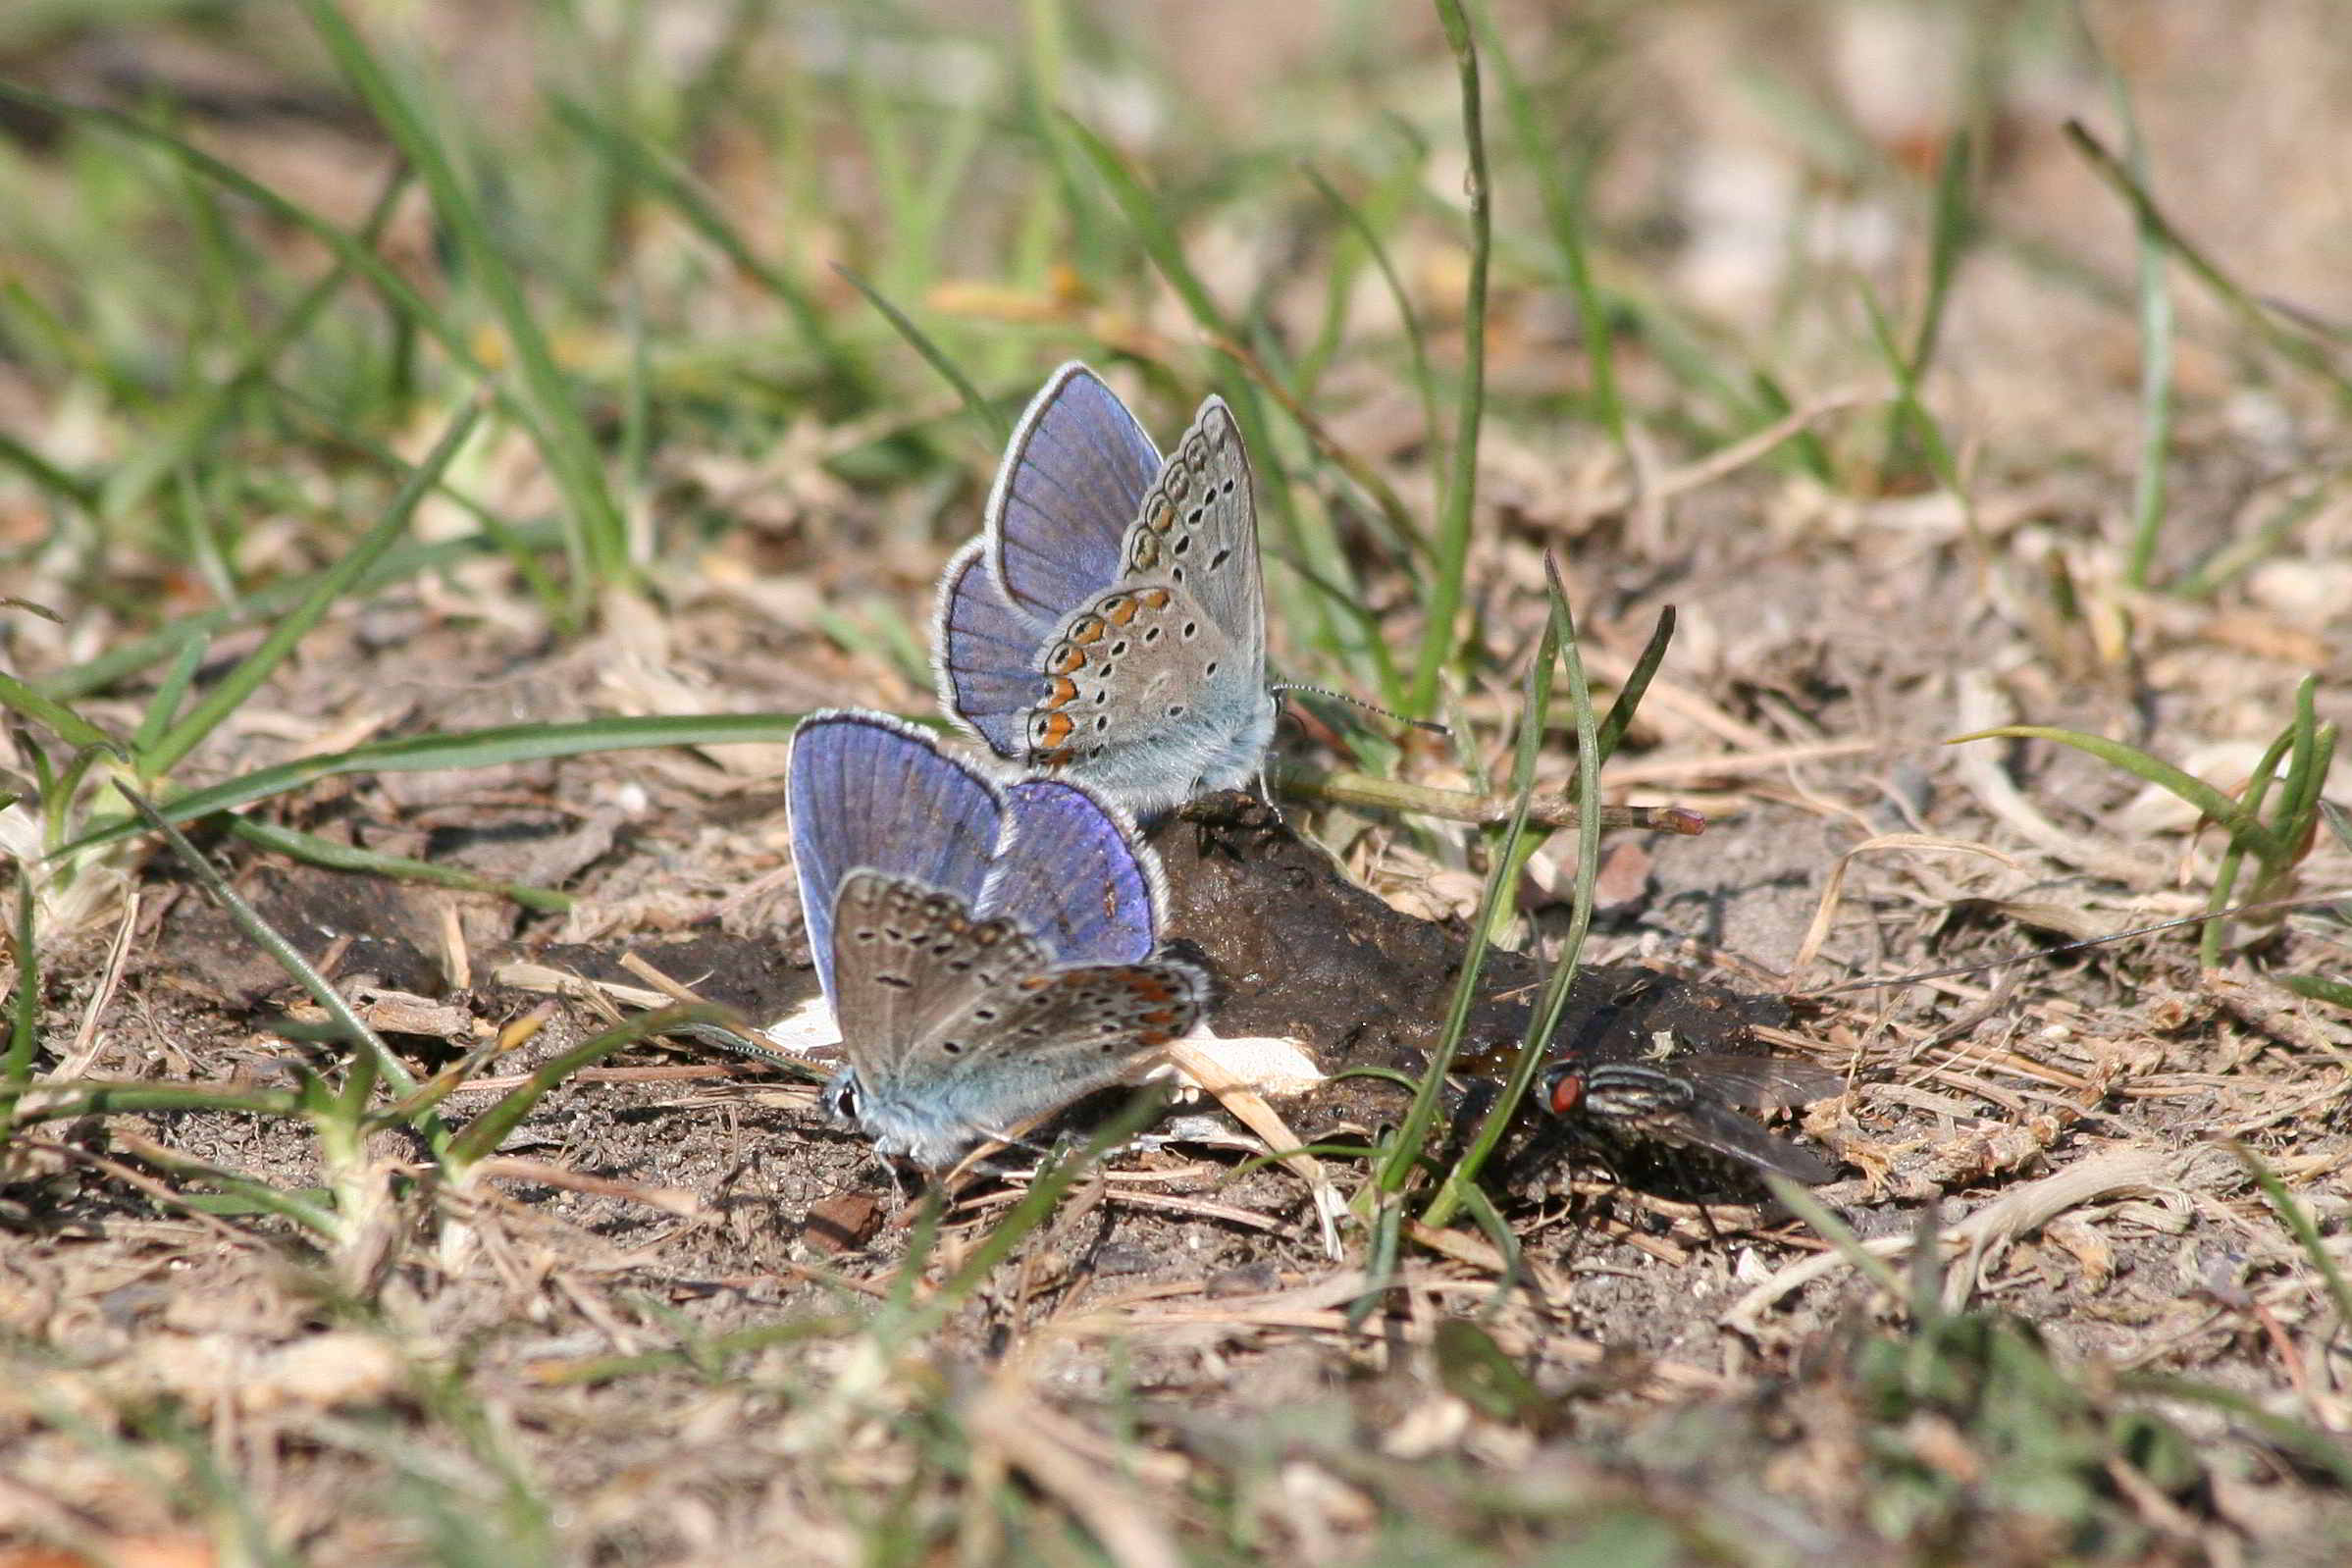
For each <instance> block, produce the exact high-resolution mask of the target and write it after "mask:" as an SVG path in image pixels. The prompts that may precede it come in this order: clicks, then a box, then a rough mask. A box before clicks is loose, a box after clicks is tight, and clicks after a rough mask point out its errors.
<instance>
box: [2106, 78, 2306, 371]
mask: <svg viewBox="0 0 2352 1568" xmlns="http://www.w3.org/2000/svg"><path fill="white" fill-rule="evenodd" d="M2065 129H2066V139H2067V140H2068V141H2069V142H2071V143H2073V146H2074V150H2075V151H2077V152H2079V153H2081V154H2082V156H2083V158H2084V159H2085V160H2086V161H2088V162H2089V164H2090V166H2091V171H2092V172H2093V173H2094V174H2096V175H2098V177H2099V178H2100V179H2101V180H2103V181H2105V182H2106V183H2107V184H2108V186H2109V188H2111V189H2113V190H2114V191H2115V192H2116V193H2117V195H2119V196H2121V197H2122V198H2123V200H2124V202H2125V203H2126V204H2127V205H2128V206H2129V207H2130V208H2131V213H2132V219H2133V222H2134V223H2135V224H2137V225H2138V226H2140V227H2141V228H2142V230H2143V231H2144V232H2145V233H2147V234H2150V235H2156V236H2158V237H2160V238H2161V239H2162V240H2163V242H2164V244H2165V247H2166V248H2167V249H2169V251H2170V252H2171V253H2172V254H2173V255H2174V256H2177V257H2178V258H2179V259H2180V262H2181V265H2183V266H2185V267H2186V268H2188V270H2189V271H2190V273H2191V274H2192V275H2194V276H2195V278H2196V279H2197V281H2198V282H2199V283H2201V284H2203V285H2204V286H2205V287H2206V288H2207V289H2208V290H2209V291H2211V292H2212V293H2213V295H2214V297H2215V298H2217V299H2219V300H2220V301H2221V303H2222V305H2224V306H2225V307H2227V309H2228V310H2229V311H2230V313H2231V314H2232V315H2234V316H2236V317H2237V318H2238V320H2239V321H2240V322H2241V323H2243V324H2244V325H2245V326H2246V327H2247V329H2248V330H2249V331H2251V332H2252V333H2253V334H2254V336H2255V337H2257V338H2259V339H2261V340H2262V341H2263V342H2264V343H2265V344H2267V345H2268V346H2269V347H2270V349H2271V351H2272V352H2273V353H2275V354H2276V355H2278V357H2279V358H2281V359H2283V360H2285V361H2286V362H2287V363H2288V364H2290V365H2293V366H2294V367H2295V368H2296V369H2298V370H2301V371H2303V372H2305V373H2306V374H2308V375H2311V376H2313V377H2316V378H2317V379H2318V380H2320V381H2321V382H2323V383H2325V384H2326V387H2327V388H2328V389H2329V390H2330V391H2331V392H2334V393H2335V395H2336V397H2337V399H2338V400H2339V401H2341V402H2344V403H2346V404H2352V379H2347V378H2346V376H2345V374H2344V372H2343V371H2342V370H2340V369H2339V368H2337V366H2336V363H2335V360H2334V358H2333V356H2332V355H2330V354H2329V353H2328V351H2327V349H2326V346H2325V345H2324V344H2322V343H2319V342H2316V341H2314V340H2312V339H2311V338H2310V337H2308V336H2306V335H2305V334H2304V333H2302V332H2300V331H2297V330H2295V329H2293V328H2290V327H2289V326H2288V325H2287V324H2286V323H2285V322H2284V321H2283V320H2281V319H2280V317H2279V315H2278V313H2277V312H2275V311H2274V310H2271V309H2269V308H2267V307H2266V306H2264V304H2263V303H2262V301H2260V300H2259V299H2257V298H2255V297H2254V295H2253V294H2251V293H2249V292H2248V291H2247V290H2246V289H2245V288H2244V287H2242V286H2241V285H2240V284H2239V283H2238V282H2237V280H2236V279H2234V278H2232V277H2230V276H2229V275H2228V274H2227V273H2225V272H2223V271H2222V270H2221V267H2220V265H2219V264H2217V263H2216V262H2215V261H2214V260H2213V258H2212V257H2210V256H2208V255H2207V254H2206V253H2205V252H2204V251H2203V250H2201V249H2200V248H2198V247H2197V246H2196V245H2195V244H2193V243H2191V242H2190V240H2189V239H2188V238H2187V237H2186V236H2185V235H2182V234H2181V233H2180V231H2179V230H2177V229H2175V228H2174V227H2172V223H2171V221H2170V220H2169V219H2168V218H2167V217H2166V216H2165V214H2164V209H2163V208H2161V207H2159V206H2158V205H2157V204H2156V198H2155V197H2153V196H2151V195H2149V194H2148V190H2147V187H2146V186H2145V185H2143V184H2142V183H2140V182H2139V181H2138V180H2136V179H2134V178H2133V176H2132V173H2131V171H2130V170H2129V169H2128V168H2126V167H2124V165H2123V164H2122V163H2120V162H2118V161H2117V158H2116V155H2115V154H2114V153H2112V152H2109V151H2108V150H2107V148H2106V147H2105V146H2104V145H2103V144H2102V143H2101V142H2100V140H2099V138H2098V137H2097V136H2094V135H2092V134H2091V132H2090V131H2089V130H2088V129H2086V128H2085V127H2084V126H2083V124H2082V123H2081V122H2080V121H2077V120H2069V121H2067V122H2066V128H2065Z"/></svg>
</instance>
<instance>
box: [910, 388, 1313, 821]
mask: <svg viewBox="0 0 2352 1568" xmlns="http://www.w3.org/2000/svg"><path fill="white" fill-rule="evenodd" d="M932 647H933V651H934V652H933V659H934V665H935V668H934V674H935V675H936V677H937V680H938V684H939V695H940V701H941V703H942V704H943V705H944V706H946V708H947V710H948V712H949V713H950V714H951V715H952V716H953V717H954V718H955V720H956V722H958V723H959V724H961V725H963V726H964V727H965V728H966V729H967V730H969V731H970V732H971V733H972V734H973V735H975V736H977V737H978V738H979V739H980V740H982V741H984V742H986V743H987V745H988V747H989V749H990V750H991V751H993V752H994V753H996V755H997V756H998V757H1000V758H1004V759H1005V760H1006V761H1008V762H1011V763H1014V764H1015V765H1016V766H1018V767H1019V768H1021V769H1023V770H1024V771H1034V772H1039V773H1044V774H1047V775H1050V776H1056V777H1064V778H1071V779H1075V780H1078V781H1079V782H1081V783H1083V784H1086V785H1088V786H1089V787H1091V788H1092V789H1094V790H1095V791H1096V792H1097V793H1098V794H1100V795H1101V796H1102V797H1103V798H1105V799H1106V800H1108V801H1110V802H1112V803H1113V804H1115V805H1117V806H1119V807H1121V808H1122V809H1124V810H1127V811H1129V812H1132V813H1134V814H1136V815H1138V816H1148V815H1150V814H1152V813H1154V812H1158V811H1161V810H1166V809H1167V808H1169V807H1172V806H1178V805H1181V804H1182V803H1183V802H1185V801H1187V800H1189V799H1191V798H1192V797H1193V796H1194V795H1197V794H1201V793H1204V792H1207V791H1210V790H1220V789H1237V788H1242V787H1244V786H1246V785H1247V784H1249V783H1250V782H1251V781H1252V780H1253V779H1254V778H1255V777H1256V776H1257V773H1258V770H1259V768H1260V766H1261V764H1262V763H1263V761H1264V758H1265V756H1266V749H1267V747H1268V745H1269V744H1270V743H1271V742H1272V740H1273V737H1274V724H1275V702H1274V697H1273V695H1272V694H1271V693H1270V692H1269V691H1268V690H1267V685H1266V597H1265V589H1264V585H1263V582H1262V579H1261V576H1260V568H1259V562H1258V518H1257V506H1256V501H1255V498H1254V497H1253V496H1252V495H1251V491H1250V467H1249V457H1248V454H1247V453H1246V452H1245V451H1243V449H1242V445H1241V432H1240V430H1239V428H1238V427H1236V426H1235V424H1234V422H1233V414H1232V410H1231V409H1229V408H1228V407H1227V406H1226V403H1225V400H1224V399H1223V398H1221V397H1211V398H1209V399H1208V400H1207V401H1206V402H1204V403H1202V404H1201V406H1200V411H1199V413H1198V414H1197V415H1195V416H1194V418H1193V421H1192V425H1191V428H1190V429H1188V430H1186V431H1185V432H1184V435H1183V439H1182V440H1181V441H1179V442H1178V443H1177V444H1176V451H1175V452H1174V453H1173V454H1172V455H1171V456H1169V457H1168V458H1167V459H1166V460H1165V461H1163V460H1162V458H1161V456H1160V453H1159V450H1158V448H1156V447H1155V446H1153V444H1152V442H1151V438H1150V437H1148V436H1146V435H1145V434H1144V433H1143V428H1142V427H1141V426H1140V425H1138V424H1137V423H1136V422H1135V416H1134V415H1133V414H1131V413H1129V412H1128V411H1127V408H1126V405H1125V404H1124V403H1123V402H1121V401H1120V400H1119V397H1118V395H1117V394H1116V393H1114V392H1112V391H1111V389H1110V388H1109V387H1107V386H1105V385H1104V384H1103V382H1102V379H1101V378H1100V377H1098V376H1096V375H1095V374H1094V372H1093V371H1091V370H1088V369H1087V368H1086V367H1085V366H1084V365H1080V364H1076V363H1071V364H1067V365H1064V366H1063V367H1062V368H1061V369H1059V370H1057V371H1056V372H1054V374H1053V376H1052V377H1051V378H1050V379H1049V380H1048V381H1047V382H1046V384H1045V387H1044V389H1043V390H1042V391H1041V392H1038V394H1037V396H1036V398H1035V399H1034V400H1033V401H1031V402H1030V404H1029V407H1028V411H1027V412H1026V413H1024V414H1023V415H1022V416H1021V420H1020V424H1019V427H1018V428H1016V429H1015V431H1014V433H1013V439H1012V442H1011V443H1010V444H1009V445H1008V446H1007V447H1006V451H1005V460H1004V464H1003V466H1002V467H1001V468H1000V469H999V470H998V472H997V478H996V485H995V488H994V490H993V491H992V492H991V493H990V495H989V497H988V509H987V514H986V518H985V521H984V524H983V527H982V531H981V533H980V535H979V537H978V538H976V539H974V540H972V541H971V543H969V544H968V545H967V546H966V547H965V548H964V549H962V550H960V551H958V552H957V554H956V556H955V558H954V559H953V560H951V561H950V562H949V563H948V567H947V571H946V573H945V574H944V575H943V576H942V578H941V580H940V586H939V603H938V612H937V618H936V624H935V626H934V628H933V639H932Z"/></svg>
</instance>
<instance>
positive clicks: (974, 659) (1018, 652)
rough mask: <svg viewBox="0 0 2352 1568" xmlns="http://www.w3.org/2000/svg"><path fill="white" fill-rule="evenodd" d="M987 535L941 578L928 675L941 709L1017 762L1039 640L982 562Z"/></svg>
mask: <svg viewBox="0 0 2352 1568" xmlns="http://www.w3.org/2000/svg"><path fill="white" fill-rule="evenodd" d="M987 545H988V541H987V538H986V537H985V536H982V537H981V538H979V539H975V540H973V541H972V542H971V543H969V544H968V545H966V546H965V547H964V548H963V549H960V550H958V551H957V552H956V554H955V558H954V559H952V560H950V561H949V562H948V563H947V570H946V571H945V572H944V573H942V574H941V576H940V579H939V602H938V605H937V608H936V609H935V610H934V612H933V614H932V618H931V675H932V678H933V680H934V682H935V683H936V684H937V686H938V689H939V704H940V706H942V707H944V708H946V709H947V711H948V713H949V715H950V716H951V717H953V718H954V719H955V720H956V722H957V723H959V724H961V725H962V726H963V727H964V728H966V729H967V730H969V731H970V732H971V733H972V734H974V735H976V736H978V737H979V738H980V739H981V740H983V741H985V742H987V743H988V749H989V750H990V751H992V752H994V753H996V755H997V756H999V757H1001V758H1005V759H1006V760H1008V761H1015V760H1019V758H1020V756H1021V753H1022V750H1023V739H1022V737H1023V733H1024V731H1025V730H1026V727H1027V719H1028V711H1029V709H1030V707H1031V706H1034V705H1035V703H1036V701H1037V699H1038V696H1039V695H1040V694H1041V693H1042V692H1043V691H1044V690H1045V683H1044V682H1043V681H1042V680H1040V679H1038V676H1037V650H1038V644H1039V642H1040V641H1041V640H1042V639H1041V638H1040V637H1039V636H1038V634H1037V633H1036V632H1035V631H1033V630H1032V629H1031V628H1030V625H1029V623H1028V622H1027V621H1025V620H1023V619H1022V618H1021V617H1020V616H1019V615H1018V614H1016V613H1014V610H1013V606H1012V605H1011V604H1008V603H1007V602H1005V596H1004V594H1003V592H1002V591H1001V590H1000V589H998V587H997V586H996V578H995V577H994V576H993V575H991V574H990V572H989V570H988V567H987V562H986V554H987Z"/></svg>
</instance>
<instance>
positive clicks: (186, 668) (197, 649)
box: [131, 637, 212, 757]
mask: <svg viewBox="0 0 2352 1568" xmlns="http://www.w3.org/2000/svg"><path fill="white" fill-rule="evenodd" d="M211 646H212V643H211V640H210V639H209V638H203V637H191V638H189V639H188V640H187V641H186V642H184V643H182V644H181V645H180V652H179V653H175V654H173V655H172V663H171V667H170V668H169V669H167V670H165V671H164V672H163V679H162V680H161V681H159V682H157V683H156V687H155V695H154V696H153V697H151V698H149V699H148V700H147V711H146V712H145V713H143V714H141V715H140V716H139V723H138V733H137V734H135V735H133V736H132V737H131V756H133V757H144V756H146V755H147V754H148V753H149V752H151V751H153V750H154V749H155V748H156V747H157V746H158V745H160V744H161V743H162V741H163V737H164V732H165V731H166V730H168V729H170V728H171V725H172V720H173V719H174V718H176V717H178V716H179V713H180V705H181V704H182V703H183V702H185V701H187V689H188V685H189V683H190V682H192V681H193V680H195V678H196V668H197V666H198V665H200V664H202V663H203V662H204V651H205V650H206V649H207V648H209V647H211Z"/></svg>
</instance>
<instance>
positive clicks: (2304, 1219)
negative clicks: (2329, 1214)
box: [2230, 1143, 2352, 1333]
mask: <svg viewBox="0 0 2352 1568" xmlns="http://www.w3.org/2000/svg"><path fill="white" fill-rule="evenodd" d="M2230 1148H2231V1152H2232V1153H2234V1154H2236V1156H2237V1158H2238V1164H2240V1165H2242V1166H2244V1167H2245V1168H2246V1174H2247V1175H2248V1176H2252V1177H2253V1178H2254V1184H2255V1185H2256V1186H2258V1187H2260V1188H2262V1195H2263V1197H2264V1199H2265V1200H2266V1201H2268V1202H2269V1203H2270V1205H2271V1212H2272V1213H2273V1214H2275V1215H2276V1216H2278V1223H2279V1224H2280V1225H2282V1226H2284V1227H2286V1230H2287V1234H2289V1235H2291V1236H2293V1237H2294V1238H2295V1245H2296V1246H2298V1247H2300V1248H2301V1249H2302V1250H2303V1256H2304V1257H2305V1258H2306V1259H2307V1260H2309V1262H2310V1264H2311V1266H2312V1268H2313V1269H2315V1270H2317V1271H2318V1272H2319V1276H2320V1279H2321V1281H2323V1282H2324V1283H2325V1284H2326V1287H2327V1299H2328V1301H2329V1302H2330V1303H2331V1304H2333V1306H2334V1307H2335V1321H2336V1326H2337V1332H2338V1333H2341V1332H2342V1331H2343V1329H2345V1328H2346V1327H2352V1284H2347V1283H2346V1282H2345V1281H2344V1271H2343V1270H2342V1269H2341V1268H2340V1267H2339V1266H2338V1265H2337V1264H2336V1261H2335V1257H2334V1255H2333V1254H2332V1253H2330V1252H2329V1251H2328V1250H2327V1242H2326V1238H2325V1237H2323V1236H2322V1235H2321V1234H2320V1228H2319V1225H2318V1224H2317V1222H2315V1221H2314V1220H2313V1219H2312V1217H2311V1212H2310V1211H2309V1210H2308V1209H2306V1208H2304V1207H2303V1205H2302V1204H2300V1203H2297V1202H2296V1201H2295V1195H2294V1194H2293V1193H2291V1192H2289V1191H2287V1189H2286V1183H2285V1182H2283V1181H2281V1180H2279V1179H2278V1173H2277V1172H2275V1171H2274V1170H2272V1169H2271V1168H2270V1166H2268V1165H2266V1164H2265V1163H2264V1162H2263V1159H2262V1157H2261V1156H2260V1155H2258V1154H2256V1153H2255V1152H2254V1151H2253V1150H2252V1149H2251V1148H2249V1147H2247V1146H2246V1145H2245V1144H2243V1143H2233V1144H2232V1145H2231V1146H2230Z"/></svg>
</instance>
